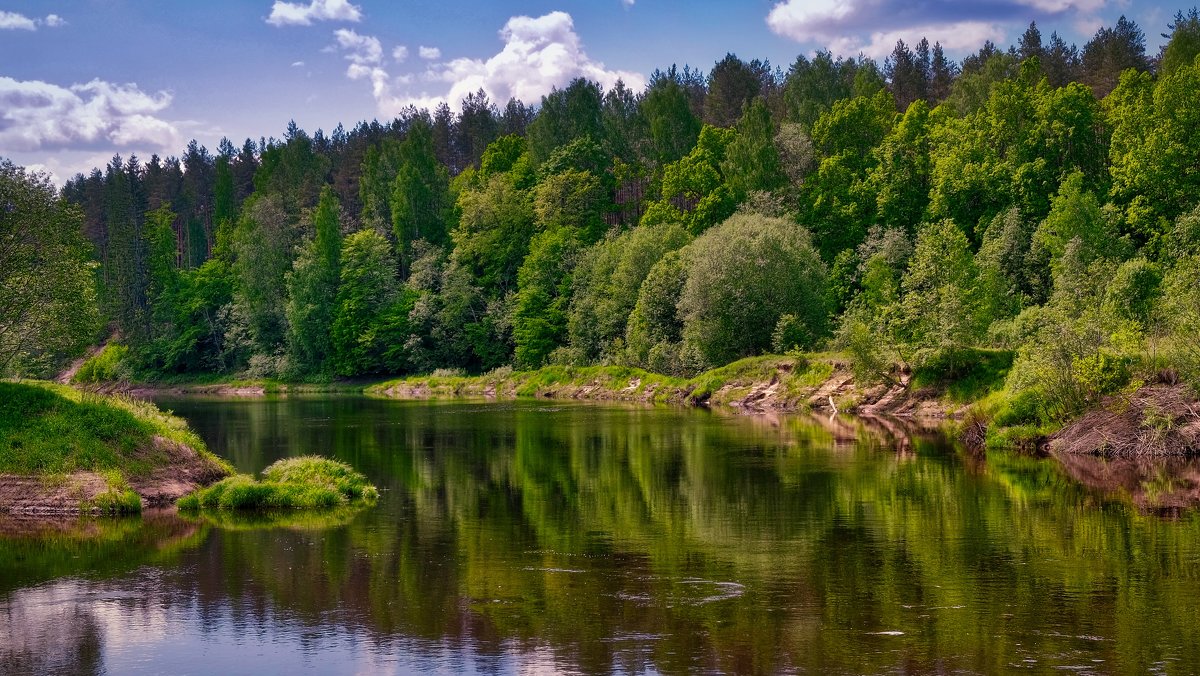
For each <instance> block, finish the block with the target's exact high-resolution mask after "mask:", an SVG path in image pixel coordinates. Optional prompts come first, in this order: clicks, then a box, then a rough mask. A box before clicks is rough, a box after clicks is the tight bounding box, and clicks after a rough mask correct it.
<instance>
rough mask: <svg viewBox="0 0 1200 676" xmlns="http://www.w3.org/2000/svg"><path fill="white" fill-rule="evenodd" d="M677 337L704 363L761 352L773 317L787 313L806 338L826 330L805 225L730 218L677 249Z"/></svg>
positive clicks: (820, 270) (817, 266) (819, 271)
mask: <svg viewBox="0 0 1200 676" xmlns="http://www.w3.org/2000/svg"><path fill="white" fill-rule="evenodd" d="M682 256H683V259H684V261H685V265H686V267H687V280H686V281H685V282H684V285H683V291H682V293H681V295H680V298H679V312H680V315H681V317H682V319H683V339H684V343H685V345H686V346H688V347H690V348H692V349H694V350H695V351H696V352H697V353H698V354H699V355H701V356H702V357H703V359H704V360H705V361H707V362H708V363H709V364H725V363H728V362H730V361H733V360H735V359H738V358H741V357H747V356H752V355H756V354H760V353H762V352H764V351H766V350H768V349H769V348H770V346H771V334H772V332H773V330H774V329H775V325H776V324H777V323H778V322H779V318H780V317H782V316H783V315H785V314H789V313H790V314H793V315H794V316H795V317H797V318H798V323H799V325H801V326H803V327H804V329H805V330H806V331H807V334H808V336H810V339H809V340H808V341H806V344H805V345H804V346H803V347H809V346H810V345H811V342H812V340H813V339H815V338H817V337H819V336H822V335H824V334H825V331H826V326H827V321H828V309H827V304H826V297H825V265H824V264H823V263H822V262H821V260H820V256H819V255H818V254H817V252H816V250H815V249H814V248H813V246H812V240H811V238H810V236H809V234H808V232H807V231H806V230H804V229H803V228H801V227H799V226H797V225H796V224H794V223H790V222H788V221H785V220H783V219H778V218H767V217H762V216H734V217H733V218H731V219H729V220H728V221H726V222H724V223H722V224H721V225H720V226H719V227H717V228H713V229H711V230H710V231H709V232H706V233H705V234H704V235H702V236H701V237H700V238H698V239H697V240H696V241H694V242H692V243H691V244H689V245H688V247H687V248H686V249H685V250H684V251H683V253H682Z"/></svg>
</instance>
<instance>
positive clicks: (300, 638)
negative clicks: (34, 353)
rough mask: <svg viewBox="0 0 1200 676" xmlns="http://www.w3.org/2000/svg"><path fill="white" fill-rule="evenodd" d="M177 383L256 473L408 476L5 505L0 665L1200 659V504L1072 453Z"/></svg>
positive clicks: (201, 422) (897, 435)
mask: <svg viewBox="0 0 1200 676" xmlns="http://www.w3.org/2000/svg"><path fill="white" fill-rule="evenodd" d="M159 403H160V405H162V406H163V407H164V408H169V409H172V410H174V411H175V412H176V413H177V414H179V415H181V416H183V417H184V418H186V419H187V420H188V421H189V422H190V423H191V425H192V426H193V427H194V428H195V429H196V430H197V431H198V432H199V433H200V435H201V436H202V437H204V439H205V440H206V442H207V443H208V444H209V447H210V448H211V449H212V450H213V451H215V452H216V453H218V454H220V455H222V456H223V457H225V458H227V459H228V460H230V461H231V462H232V463H233V464H234V465H235V466H236V467H237V469H238V470H239V471H243V472H256V471H258V470H261V469H262V468H263V467H265V466H266V465H268V464H270V463H271V462H273V461H274V460H276V459H278V458H282V457H287V456H292V455H302V454H310V453H317V454H322V455H327V456H331V457H335V458H338V459H340V460H343V461H345V462H348V463H349V464H351V465H353V466H354V467H355V468H357V469H359V470H360V471H362V472H364V473H365V474H367V475H368V477H370V479H371V480H372V481H373V482H374V483H376V484H377V485H378V486H379V488H380V490H381V492H382V496H381V498H380V500H379V502H378V504H377V505H376V506H375V507H373V508H369V509H365V510H360V511H343V512H335V513H329V514H316V515H299V516H282V517H258V518H236V517H228V516H224V517H215V518H210V517H204V518H183V517H181V516H179V515H177V514H174V513H170V512H166V513H155V512H151V513H147V514H145V515H143V516H142V517H137V518H130V519H108V520H95V519H83V520H79V519H65V520H60V521H53V522H45V523H36V524H34V523H31V522H26V521H20V520H13V519H9V520H7V521H4V522H0V523H3V528H0V673H4V674H7V673H14V674H16V673H20V674H23V673H36V674H43V673H110V674H143V673H145V674H151V673H171V674H184V673H195V674H215V673H222V674H233V673H247V674H269V673H288V674H302V673H321V674H326V673H330V674H376V673H411V672H420V673H448V674H460V673H486V674H510V673H512V674H516V673H520V674H530V673H532V674H543V673H545V674H550V673H556V674H557V673H612V672H616V673H663V674H684V673H703V672H714V673H764V674H767V673H795V672H799V673H881V672H886V673H895V672H904V673H925V672H966V673H986V674H992V673H999V672H1007V671H1014V670H1027V671H1032V672H1060V671H1061V670H1068V671H1073V672H1082V673H1131V672H1139V673H1144V672H1163V673H1195V672H1197V671H1200V603H1197V600H1196V599H1197V594H1198V592H1200V519H1198V518H1196V517H1194V515H1193V513H1192V512H1191V511H1187V510H1182V511H1180V510H1170V511H1166V512H1164V511H1161V510H1158V511H1156V510H1153V509H1146V508H1145V505H1137V504H1134V502H1133V501H1132V500H1130V499H1129V498H1128V497H1122V496H1121V495H1120V494H1117V493H1113V492H1111V491H1105V490H1100V489H1097V488H1089V487H1085V486H1083V485H1081V484H1080V483H1078V482H1077V481H1075V480H1074V479H1073V478H1072V477H1071V476H1068V475H1067V474H1066V472H1065V471H1064V470H1063V469H1062V467H1061V465H1060V464H1059V463H1057V462H1055V461H1054V460H1053V459H1046V460H1038V459H1031V458H1023V457H1018V456H1009V455H1005V454H994V455H993V456H991V457H989V458H988V459H987V460H986V461H984V460H981V459H978V458H976V457H974V456H973V455H971V454H970V453H968V452H966V451H964V450H962V449H961V448H958V447H956V446H955V445H954V444H953V443H952V442H951V441H950V440H948V439H947V438H946V435H944V434H939V433H937V432H906V431H904V430H902V429H900V428H899V427H896V426H895V425H889V426H879V425H876V424H871V423H868V422H865V421H859V420H855V419H853V418H839V419H835V420H825V419H810V418H805V417H801V416H778V417H771V416H732V415H721V414H716V413H711V412H708V411H704V410H687V409H676V408H663V407H658V408H652V407H645V408H640V407H633V406H616V405H599V404H585V403H573V402H572V403H547V402H537V401H519V402H499V403H469V402H399V401H389V400H377V399H368V398H361V397H347V396H334V397H292V398H265V399H242V400H231V399H213V398H185V399H174V400H162V401H160V402H159ZM1163 481H1164V482H1165V483H1164V484H1163V486H1165V488H1164V487H1162V486H1160V487H1159V488H1155V485H1150V484H1146V487H1145V491H1143V492H1146V491H1148V492H1149V493H1150V494H1151V497H1153V496H1154V495H1157V494H1158V493H1156V492H1155V491H1158V492H1164V491H1165V492H1170V483H1171V480H1170V479H1169V478H1167V479H1163ZM1145 483H1146V482H1144V481H1143V482H1142V484H1145ZM1139 485H1141V484H1139ZM1143 498H1144V496H1143Z"/></svg>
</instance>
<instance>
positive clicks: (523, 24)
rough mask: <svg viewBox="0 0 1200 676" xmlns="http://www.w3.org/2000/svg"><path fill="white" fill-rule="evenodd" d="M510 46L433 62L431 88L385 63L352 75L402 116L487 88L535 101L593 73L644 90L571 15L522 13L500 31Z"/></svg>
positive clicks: (383, 110) (604, 82)
mask: <svg viewBox="0 0 1200 676" xmlns="http://www.w3.org/2000/svg"><path fill="white" fill-rule="evenodd" d="M499 36H500V39H501V40H502V41H503V42H504V47H503V48H502V49H501V50H500V52H499V53H497V54H496V55H494V56H492V57H490V58H488V59H468V58H458V59H453V60H451V61H449V62H447V63H441V64H430V65H429V66H428V68H427V69H426V70H425V72H424V73H422V74H421V77H420V80H421V81H422V82H424V83H425V84H426V86H427V87H428V90H425V91H413V88H412V83H413V81H414V78H412V76H410V75H405V76H402V77H391V76H389V74H388V73H387V72H385V71H383V70H382V69H381V68H368V67H366V66H365V64H363V66H364V67H362V68H354V67H353V65H352V66H351V69H350V70H347V73H346V74H347V75H348V76H349V77H351V78H352V79H365V80H370V81H371V83H372V93H373V94H374V96H375V100H376V103H377V105H378V108H379V111H380V114H382V115H385V116H391V115H396V114H397V113H399V112H400V111H401V110H402V109H403V108H405V107H406V106H409V105H415V106H417V107H418V108H430V109H432V108H434V107H436V106H437V105H438V104H440V103H442V102H446V103H449V104H450V106H451V107H452V108H453V107H457V106H458V105H460V104H461V102H462V100H463V99H465V98H466V97H467V96H468V95H469V94H473V93H475V92H476V91H478V90H480V89H483V90H484V91H485V92H486V93H487V95H488V97H490V98H491V99H492V100H493V101H496V102H497V103H500V104H501V105H503V104H504V103H505V102H507V101H508V100H509V99H510V98H513V97H515V98H518V99H520V100H522V101H524V102H526V103H529V104H535V103H537V102H538V101H540V100H541V97H542V96H544V95H546V94H548V93H550V90H551V89H552V88H554V87H559V88H561V87H565V86H566V85H567V84H569V83H570V82H571V81H572V80H574V79H575V78H580V77H582V78H587V79H589V80H592V81H594V82H598V83H599V84H600V85H601V86H603V87H605V88H610V87H612V86H614V85H616V83H617V81H618V80H623V81H624V82H625V84H626V85H628V86H629V87H630V88H632V89H634V90H635V91H636V90H640V89H641V88H642V87H644V86H645V82H646V81H645V78H644V77H643V76H642V75H641V74H639V73H634V72H629V71H618V70H612V69H609V68H606V67H605V66H604V64H603V63H600V62H599V61H593V60H592V58H591V57H590V56H588V55H587V53H586V52H585V51H584V49H583V44H582V42H581V41H580V39H579V35H578V34H576V33H575V26H574V22H573V20H572V19H571V15H570V14H567V13H566V12H551V13H549V14H546V15H544V16H540V17H528V16H516V17H513V18H511V19H509V20H508V22H507V23H506V24H505V25H504V28H502V29H501V30H500V33H499Z"/></svg>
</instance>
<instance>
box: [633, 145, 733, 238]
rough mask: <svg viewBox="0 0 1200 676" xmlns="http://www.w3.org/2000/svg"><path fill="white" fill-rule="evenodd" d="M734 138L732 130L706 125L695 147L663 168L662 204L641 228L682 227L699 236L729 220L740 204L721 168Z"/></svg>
mask: <svg viewBox="0 0 1200 676" xmlns="http://www.w3.org/2000/svg"><path fill="white" fill-rule="evenodd" d="M734 134H735V132H734V131H733V130H732V129H721V128H718V127H711V126H708V125H705V126H704V128H702V129H701V130H700V138H699V140H698V141H697V142H696V147H695V148H693V149H692V151H691V152H690V153H688V154H687V155H686V156H685V157H683V158H682V159H680V160H679V161H678V162H673V163H671V164H669V165H667V166H666V167H664V168H663V181H662V200H661V201H658V202H652V203H651V204H650V205H648V206H647V208H646V213H645V215H644V216H642V225H654V224H658V223H671V222H673V223H682V224H683V225H684V226H685V227H686V228H687V229H688V231H689V232H691V233H693V234H696V233H700V232H703V231H704V230H706V229H707V228H709V227H711V226H712V225H714V224H716V223H719V222H721V221H723V220H724V219H726V218H728V217H729V216H730V215H731V214H732V213H733V211H734V209H735V208H736V206H737V200H736V196H735V195H734V192H733V190H732V189H731V188H730V187H729V186H728V185H726V183H725V177H724V175H723V174H722V173H721V166H722V164H723V163H724V161H725V151H726V148H728V147H729V144H730V142H731V141H732V140H733V138H734Z"/></svg>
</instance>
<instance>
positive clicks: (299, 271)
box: [286, 186, 342, 373]
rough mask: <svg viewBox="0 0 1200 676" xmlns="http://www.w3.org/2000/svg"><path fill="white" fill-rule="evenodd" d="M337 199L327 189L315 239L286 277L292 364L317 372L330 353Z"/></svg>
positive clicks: (336, 256)
mask: <svg viewBox="0 0 1200 676" xmlns="http://www.w3.org/2000/svg"><path fill="white" fill-rule="evenodd" d="M338 215H339V205H338V201H337V197H335V196H334V194H333V191H332V190H330V189H329V188H328V186H327V187H326V188H325V189H324V190H323V191H322V193H321V201H320V203H319V204H318V205H317V211H316V213H315V215H314V216H313V222H314V226H315V228H316V236H315V237H314V238H313V239H312V240H311V241H309V242H306V243H305V244H304V245H303V246H302V247H301V249H300V254H299V256H297V258H296V261H295V262H294V263H293V264H292V270H291V272H289V273H288V275H287V294H288V299H287V310H286V312H287V321H288V346H289V352H290V355H291V358H292V361H291V364H292V366H293V367H294V368H296V369H298V370H299V371H300V372H301V373H317V372H320V371H321V370H322V369H324V368H326V367H327V361H328V359H329V357H330V356H331V355H332V354H333V345H332V343H331V342H330V329H331V328H332V326H333V314H334V310H335V305H334V301H335V299H336V297H337V288H338V277H339V274H340V273H339V264H340V258H341V249H342V245H341V242H342V234H341V225H340V223H339V218H338Z"/></svg>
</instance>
